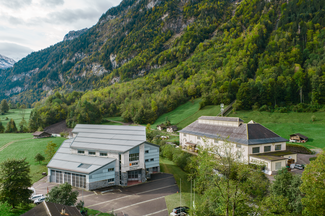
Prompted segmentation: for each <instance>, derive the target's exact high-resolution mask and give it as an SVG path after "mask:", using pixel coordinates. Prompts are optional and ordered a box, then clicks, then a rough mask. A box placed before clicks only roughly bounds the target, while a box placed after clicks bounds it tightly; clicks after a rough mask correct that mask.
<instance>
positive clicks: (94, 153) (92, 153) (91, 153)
mask: <svg viewBox="0 0 325 216" xmlns="http://www.w3.org/2000/svg"><path fill="white" fill-rule="evenodd" d="M88 154H89V155H96V152H93V151H89V152H88Z"/></svg>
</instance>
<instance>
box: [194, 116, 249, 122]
mask: <svg viewBox="0 0 325 216" xmlns="http://www.w3.org/2000/svg"><path fill="white" fill-rule="evenodd" d="M199 119H202V120H215V121H230V122H244V121H243V120H242V119H240V118H238V117H220V116H201V117H199Z"/></svg>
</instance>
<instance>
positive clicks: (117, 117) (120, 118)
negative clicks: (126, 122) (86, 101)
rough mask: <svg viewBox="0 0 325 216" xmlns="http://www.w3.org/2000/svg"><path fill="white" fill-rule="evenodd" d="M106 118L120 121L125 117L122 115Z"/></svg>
mask: <svg viewBox="0 0 325 216" xmlns="http://www.w3.org/2000/svg"><path fill="white" fill-rule="evenodd" d="M104 119H107V120H112V121H120V122H123V118H122V117H121V116H115V117H106V118H104Z"/></svg>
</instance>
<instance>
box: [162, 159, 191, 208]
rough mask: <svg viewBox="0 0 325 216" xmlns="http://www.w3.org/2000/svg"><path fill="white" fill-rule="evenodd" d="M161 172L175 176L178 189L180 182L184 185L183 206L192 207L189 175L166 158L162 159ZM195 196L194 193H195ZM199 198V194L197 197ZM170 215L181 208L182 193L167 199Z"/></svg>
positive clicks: (169, 196) (182, 188)
mask: <svg viewBox="0 0 325 216" xmlns="http://www.w3.org/2000/svg"><path fill="white" fill-rule="evenodd" d="M159 161H160V171H161V172H164V173H170V174H173V175H174V178H175V180H176V182H177V185H178V187H180V181H181V183H182V185H181V186H182V187H181V190H182V194H181V195H182V198H181V200H182V203H181V204H182V206H188V207H190V203H191V182H189V181H188V180H187V173H186V172H184V171H183V170H181V168H179V167H178V166H176V164H175V163H174V162H172V161H170V160H168V159H166V158H163V157H160V158H159ZM193 195H194V193H193ZM195 196H196V197H197V194H196V195H195ZM165 201H166V205H167V209H168V213H170V212H172V210H173V208H175V207H178V206H180V193H176V194H171V195H168V196H166V197H165Z"/></svg>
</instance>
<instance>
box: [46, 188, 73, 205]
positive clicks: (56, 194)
mask: <svg viewBox="0 0 325 216" xmlns="http://www.w3.org/2000/svg"><path fill="white" fill-rule="evenodd" d="M78 195H79V192H78V191H72V186H71V185H70V184H68V183H67V182H66V183H64V184H60V185H59V186H55V187H53V188H52V189H51V191H50V192H49V193H48V195H47V198H46V201H47V202H52V203H58V204H62V205H68V206H73V205H75V204H76V202H77V197H78Z"/></svg>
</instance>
